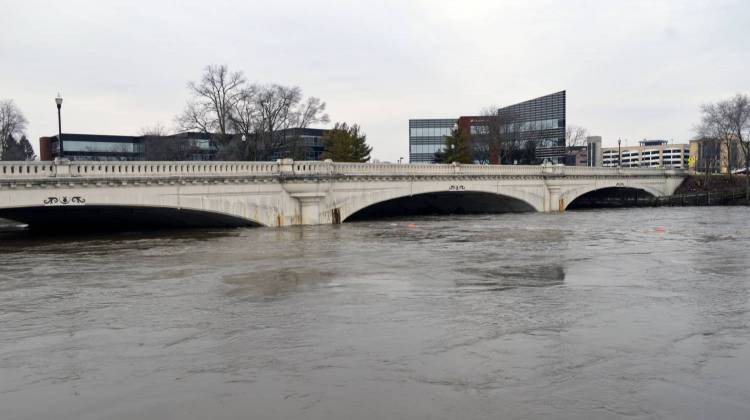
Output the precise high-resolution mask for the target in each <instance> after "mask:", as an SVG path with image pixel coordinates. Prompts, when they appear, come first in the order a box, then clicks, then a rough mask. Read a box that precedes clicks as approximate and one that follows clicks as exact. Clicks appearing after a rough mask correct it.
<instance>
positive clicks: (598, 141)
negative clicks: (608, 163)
mask: <svg viewBox="0 0 750 420" xmlns="http://www.w3.org/2000/svg"><path fill="white" fill-rule="evenodd" d="M586 165H587V166H592V167H593V166H602V138H601V136H589V137H586Z"/></svg>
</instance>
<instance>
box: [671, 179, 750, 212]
mask: <svg viewBox="0 0 750 420" xmlns="http://www.w3.org/2000/svg"><path fill="white" fill-rule="evenodd" d="M746 182H747V181H746V176H745V175H732V176H729V175H726V174H710V175H691V176H689V177H687V178H685V181H684V182H683V183H682V184H681V185H680V186H679V187H678V188H677V190H676V191H675V193H674V196H672V197H673V198H674V197H680V199H683V200H684V199H687V200H688V201H691V200H690V199H693V201H694V200H695V199H698V200H700V198H703V199H704V200H703V201H702V203H703V204H700V205H706V204H708V205H748V204H750V202H748V200H747V197H746V195H745V188H746ZM711 198H713V200H711Z"/></svg>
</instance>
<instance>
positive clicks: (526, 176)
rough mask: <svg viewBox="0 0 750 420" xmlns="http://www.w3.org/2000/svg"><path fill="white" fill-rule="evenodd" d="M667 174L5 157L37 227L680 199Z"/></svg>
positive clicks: (0, 168) (6, 210)
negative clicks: (625, 197)
mask: <svg viewBox="0 0 750 420" xmlns="http://www.w3.org/2000/svg"><path fill="white" fill-rule="evenodd" d="M686 175H687V172H686V171H684V170H667V169H626V168H587V167H563V166H515V165H514V166H510V165H507V166H506V165H492V166H486V165H458V164H453V165H399V164H369V163H365V164H360V163H333V162H330V161H327V162H295V161H291V160H280V161H278V162H77V161H76V162H68V161H57V162H0V217H2V218H7V219H12V220H16V221H20V222H23V223H28V224H29V225H30V226H31V227H32V228H36V227H76V226H82V227H86V226H90V225H92V224H102V225H104V226H110V227H112V226H115V227H118V226H128V225H144V226H155V227H176V226H242V225H262V226H290V225H303V224H305V225H315V224H336V223H341V222H344V221H346V220H349V219H351V218H356V217H358V216H361V215H368V214H369V215H378V214H381V213H387V212H389V211H390V212H394V211H395V212H399V211H401V212H407V213H408V212H411V211H420V210H434V209H436V210H440V211H445V212H508V211H509V212H522V211H537V212H558V211H564V210H565V209H566V208H567V207H568V206H570V205H571V203H574V202H575V201H576V199H578V198H579V197H581V196H584V195H585V194H588V193H591V192H593V191H607V190H610V189H617V190H623V189H631V190H634V191H640V192H641V193H642V194H645V195H649V196H663V195H671V194H672V193H673V192H674V190H675V189H676V188H677V187H678V186H679V184H680V183H681V182H682V180H683V179H684V177H685V176H686Z"/></svg>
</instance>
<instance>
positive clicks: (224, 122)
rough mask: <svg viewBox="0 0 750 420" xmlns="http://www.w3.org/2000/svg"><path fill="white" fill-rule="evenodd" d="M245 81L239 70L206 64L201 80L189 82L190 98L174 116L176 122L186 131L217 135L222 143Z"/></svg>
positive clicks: (225, 137)
mask: <svg viewBox="0 0 750 420" xmlns="http://www.w3.org/2000/svg"><path fill="white" fill-rule="evenodd" d="M245 84H246V81H245V76H244V75H243V74H242V72H241V71H238V72H230V71H229V68H228V67H227V66H226V65H210V66H208V67H206V69H205V71H204V73H203V76H202V77H201V80H200V82H197V83H196V82H189V83H188V90H189V91H190V93H191V95H192V98H191V99H190V100H189V101H188V103H187V106H186V107H185V110H184V111H183V113H182V114H181V115H180V116H178V117H177V123H178V125H179V126H180V128H181V129H183V130H185V131H191V130H198V131H200V132H203V133H212V134H216V135H218V137H220V138H219V139H218V140H219V142H221V143H225V142H227V141H229V139H230V135H231V129H232V127H233V126H232V112H233V110H234V107H235V104H236V103H237V101H239V100H240V98H241V96H242V92H243V88H244V87H245Z"/></svg>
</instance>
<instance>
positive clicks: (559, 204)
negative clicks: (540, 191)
mask: <svg viewBox="0 0 750 420" xmlns="http://www.w3.org/2000/svg"><path fill="white" fill-rule="evenodd" d="M547 192H548V199H547V203H546V205H545V206H544V207H545V208H544V211H545V212H549V213H555V212H561V211H565V203H564V202H563V199H562V198H561V197H560V187H558V186H554V187H553V186H547Z"/></svg>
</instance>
